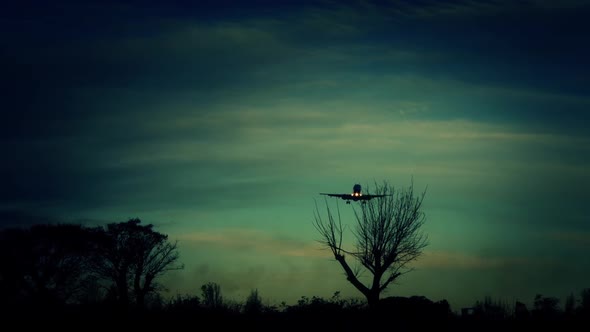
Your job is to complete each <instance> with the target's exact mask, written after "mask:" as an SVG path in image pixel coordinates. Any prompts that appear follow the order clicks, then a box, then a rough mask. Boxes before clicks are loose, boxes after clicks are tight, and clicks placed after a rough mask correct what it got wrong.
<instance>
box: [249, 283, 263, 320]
mask: <svg viewBox="0 0 590 332" xmlns="http://www.w3.org/2000/svg"><path fill="white" fill-rule="evenodd" d="M263 307H264V306H263V305H262V299H261V298H260V295H259V294H258V289H253V290H252V291H251V292H250V295H248V298H246V303H245V304H244V313H246V314H259V313H261V312H262V309H263Z"/></svg>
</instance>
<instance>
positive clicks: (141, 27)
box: [0, 0, 590, 310]
mask: <svg viewBox="0 0 590 332" xmlns="http://www.w3.org/2000/svg"><path fill="white" fill-rule="evenodd" d="M1 6H2V7H4V8H2V10H0V38H1V40H2V43H1V44H0V71H1V72H2V75H0V77H1V78H0V88H1V91H2V98H1V99H0V109H1V110H2V111H1V115H2V121H0V153H1V155H2V163H0V171H1V172H0V179H1V182H2V186H0V227H15V226H17V227H18V226H21V227H22V226H28V225H31V224H35V223H47V222H74V223H83V224H86V225H96V224H104V223H107V222H121V221H126V220H128V219H129V218H136V217H137V218H140V219H141V220H142V222H143V223H146V224H147V223H151V224H154V225H155V228H156V230H158V231H160V232H163V233H165V234H168V235H169V239H171V240H178V241H179V242H178V243H179V252H180V261H181V262H182V263H184V264H185V268H184V269H183V270H181V271H173V272H170V273H168V274H167V275H166V276H165V277H164V278H163V279H162V282H163V283H164V284H165V286H166V287H167V288H168V291H167V292H166V293H165V295H166V296H168V295H170V296H173V295H176V294H192V295H200V286H201V285H202V284H204V283H206V282H209V281H211V282H216V283H218V284H220V286H221V290H222V293H223V295H224V297H226V298H228V299H233V300H235V301H243V300H244V299H245V297H246V296H247V295H248V294H249V292H250V291H251V290H253V289H258V291H259V294H260V295H261V297H262V298H263V301H266V303H268V304H277V303H281V302H283V301H284V302H286V303H288V304H289V303H294V302H295V301H297V300H298V299H299V298H301V297H302V296H307V297H311V296H321V297H325V298H329V297H331V296H332V294H334V293H335V292H337V291H339V292H340V293H341V296H342V297H360V296H361V294H360V293H359V292H358V291H357V290H356V289H354V287H353V286H351V285H350V284H349V283H348V282H347V281H346V280H345V277H344V274H343V271H342V270H341V267H340V266H339V264H338V263H337V262H336V261H335V260H334V259H333V257H331V256H330V252H329V251H328V250H325V249H322V247H321V245H320V244H319V243H318V241H317V240H319V239H320V238H319V234H318V232H317V231H316V229H315V228H314V226H313V212H314V208H315V203H316V202H317V203H319V204H320V206H324V204H326V203H327V204H329V206H331V208H332V209H335V208H337V207H338V208H339V209H340V211H341V213H342V218H343V222H344V223H345V224H347V225H350V226H351V227H352V226H353V225H354V222H355V220H354V215H353V211H352V208H353V205H346V204H343V203H344V202H343V201H340V203H338V199H336V198H330V199H329V200H325V198H324V196H320V195H319V193H320V192H329V193H348V192H350V191H351V190H352V186H353V185H354V184H355V183H360V184H362V185H363V186H364V188H366V187H369V188H370V187H371V186H372V185H374V184H375V183H382V182H383V181H386V182H388V183H389V184H391V185H393V186H394V187H396V188H402V187H406V186H408V185H410V184H411V183H412V181H413V184H414V187H415V190H416V191H418V192H421V191H422V190H425V189H426V196H425V198H424V205H423V211H424V213H425V215H426V222H425V225H424V227H423V230H424V232H425V234H427V235H428V238H429V245H428V246H427V247H426V248H425V249H424V253H423V255H422V256H420V257H419V258H418V259H417V260H416V261H415V262H413V263H412V264H411V266H412V268H413V271H411V272H410V273H408V274H405V275H403V276H402V277H400V278H399V279H398V280H397V282H396V283H395V284H392V285H390V286H389V287H388V290H387V292H386V293H385V294H383V296H411V295H420V296H426V297H428V298H429V299H431V300H433V301H438V300H442V299H446V300H447V301H449V303H450V304H451V307H452V309H454V310H460V308H461V307H467V306H471V305H472V304H474V302H475V301H477V300H482V299H483V298H484V297H485V296H486V295H490V296H492V298H494V299H498V300H501V301H506V302H507V303H511V302H512V301H515V300H519V301H522V302H525V303H527V304H529V303H531V302H532V301H533V299H534V296H535V295H536V294H543V295H545V296H555V297H558V298H559V299H560V300H561V301H562V302H561V304H563V303H564V302H565V297H566V296H567V295H569V294H570V293H574V294H575V295H578V294H579V292H580V291H581V290H582V289H584V288H588V287H590V284H589V283H588V280H589V277H590V260H588V255H589V254H590V224H589V220H588V215H589V212H590V204H588V199H589V198H590V197H589V194H588V191H587V188H588V187H589V185H590V131H589V130H588V128H589V125H590V115H589V113H588V108H589V106H590V44H589V43H588V42H587V38H588V33H589V32H590V23H589V21H588V19H587V18H588V15H590V3H588V2H587V1H575V0H565V1H545V0H530V1H526V0H523V1H502V0H497V1H492V0H490V1H477V0H464V1H461V0H455V1H434V0H423V1H395V0H391V1H327V0H326V1H247V2H246V1H241V2H237V1H198V2H191V1H165V2H164V1H163V2H155V1H122V0H121V1H112V0H107V1H98V0H97V1H88V0H82V1H73V0H72V1H65V0H56V1H52V2H39V3H37V2H31V3H18V4H10V5H8V4H3V5H1ZM337 203H338V205H336V204H337ZM353 240H354V238H353V236H352V234H351V233H346V235H345V239H344V241H345V243H353V242H352V241H353Z"/></svg>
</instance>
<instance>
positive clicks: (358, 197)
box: [320, 183, 391, 204]
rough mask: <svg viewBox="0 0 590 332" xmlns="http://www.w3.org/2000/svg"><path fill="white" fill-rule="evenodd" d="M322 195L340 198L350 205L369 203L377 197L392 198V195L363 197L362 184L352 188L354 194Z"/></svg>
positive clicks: (368, 195)
mask: <svg viewBox="0 0 590 332" xmlns="http://www.w3.org/2000/svg"><path fill="white" fill-rule="evenodd" d="M320 195H328V196H331V197H340V198H342V199H343V200H345V201H346V204H350V201H355V202H356V201H368V200H370V199H372V198H375V197H384V196H391V195H370V194H367V195H363V193H362V188H361V185H360V184H358V183H357V184H355V185H354V186H353V187H352V194H327V193H320ZM363 203H364V202H363Z"/></svg>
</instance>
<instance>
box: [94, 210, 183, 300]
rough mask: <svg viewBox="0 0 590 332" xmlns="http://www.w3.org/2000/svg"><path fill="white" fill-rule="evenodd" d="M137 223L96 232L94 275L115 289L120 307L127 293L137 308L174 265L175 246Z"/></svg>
mask: <svg viewBox="0 0 590 332" xmlns="http://www.w3.org/2000/svg"><path fill="white" fill-rule="evenodd" d="M140 223H141V220H140V219H137V218H135V219H129V220H128V221H127V222H121V223H111V224H108V225H107V226H106V229H100V230H99V232H100V235H101V236H100V240H99V242H100V246H99V247H98V251H97V255H96V259H95V262H94V263H95V264H94V265H93V266H94V271H95V272H96V273H97V274H98V275H99V276H100V277H102V278H105V279H106V280H109V281H111V282H112V283H113V284H114V285H115V290H116V296H117V299H118V301H119V303H120V305H121V306H122V307H127V306H128V304H129V298H130V292H132V295H133V296H134V299H135V303H136V305H137V306H138V307H139V308H143V307H144V305H145V299H146V296H147V295H148V294H150V293H152V292H155V291H156V290H158V287H157V286H158V284H157V283H156V279H157V278H158V277H159V276H161V275H163V274H164V273H166V272H167V271H170V270H177V269H182V268H183V266H182V265H176V264H175V263H176V261H177V260H178V258H179V253H178V242H173V243H172V242H169V241H168V235H165V234H162V233H159V232H156V231H155V230H154V229H153V225H151V224H150V225H145V226H144V225H140Z"/></svg>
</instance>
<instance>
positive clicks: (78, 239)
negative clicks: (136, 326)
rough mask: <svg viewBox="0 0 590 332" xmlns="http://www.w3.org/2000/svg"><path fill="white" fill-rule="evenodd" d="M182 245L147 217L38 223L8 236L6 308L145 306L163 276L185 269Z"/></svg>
mask: <svg viewBox="0 0 590 332" xmlns="http://www.w3.org/2000/svg"><path fill="white" fill-rule="evenodd" d="M178 258H179V253H178V247H177V242H170V241H168V236H167V235H165V234H162V233H159V232H157V231H155V230H154V229H153V225H142V224H141V220H139V219H130V220H128V221H127V222H121V223H111V224H108V225H106V226H104V227H84V226H82V225H74V224H57V225H35V226H32V227H30V228H27V229H21V228H11V229H4V230H2V231H0V296H1V297H0V309H1V310H2V313H4V314H7V313H8V314H18V313H31V312H35V313H36V314H37V313H39V314H43V313H49V314H54V313H55V312H60V311H65V310H70V309H71V308H73V307H75V306H78V307H85V306H92V305H97V304H104V305H106V306H108V307H111V308H113V310H114V311H117V312H125V311H127V310H128V309H129V308H137V309H140V310H141V309H143V308H145V307H146V304H147V302H148V301H149V299H150V298H151V297H152V296H154V295H156V294H157V292H158V291H159V290H160V289H161V285H160V284H159V283H158V281H157V279H158V277H160V276H161V275H163V274H164V273H166V271H169V270H173V269H179V268H182V265H179V264H178V263H177V261H178Z"/></svg>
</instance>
